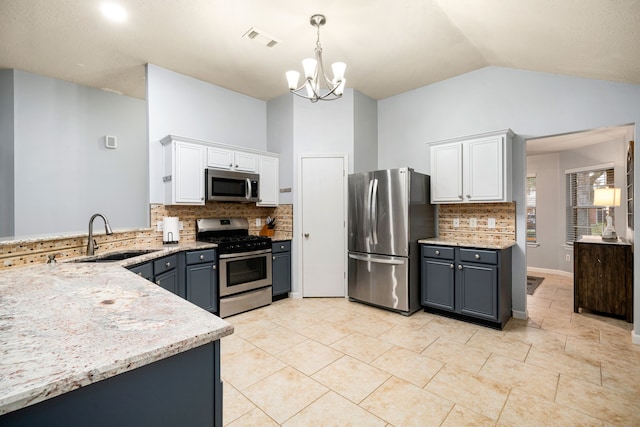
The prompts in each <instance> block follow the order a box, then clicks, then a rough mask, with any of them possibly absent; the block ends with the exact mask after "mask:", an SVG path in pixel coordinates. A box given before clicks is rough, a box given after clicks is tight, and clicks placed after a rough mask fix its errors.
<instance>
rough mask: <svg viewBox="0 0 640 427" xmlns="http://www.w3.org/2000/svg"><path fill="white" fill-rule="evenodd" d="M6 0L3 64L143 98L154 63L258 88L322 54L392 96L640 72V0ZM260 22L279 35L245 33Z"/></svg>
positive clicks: (275, 83)
mask: <svg viewBox="0 0 640 427" xmlns="http://www.w3.org/2000/svg"><path fill="white" fill-rule="evenodd" d="M113 1H114V2H116V3H118V4H120V5H121V6H123V7H124V8H125V10H126V11H127V12H128V19H127V20H126V21H125V22H122V23H114V22H110V21H108V20H106V19H104V18H103V16H102V15H101V13H100V5H101V3H103V2H102V1H101V0H0V68H15V69H19V70H24V71H29V72H33V73H37V74H41V75H46V76H51V77H55V78H58V79H62V80H67V81H71V82H74V83H78V84H83V85H87V86H92V87H96V88H105V89H108V90H113V91H117V92H121V93H123V94H126V95H130V96H135V97H139V98H145V81H144V64H146V63H153V64H155V65H158V66H160V67H163V68H167V69H170V70H173V71H176V72H179V73H182V74H186V75H189V76H192V77H195V78H198V79H200V80H204V81H207V82H210V83H213V84H215V85H218V86H221V87H225V88H228V89H231V90H234V91H237V92H240V93H243V94H246V95H249V96H252V97H255V98H258V99H263V100H268V99H271V98H274V97H277V96H279V95H281V94H283V93H286V91H287V87H286V80H285V77H284V73H285V72H286V71H287V70H290V69H296V70H299V71H301V69H302V67H301V65H300V60H301V59H303V58H305V57H309V56H312V55H313V48H314V45H315V40H316V32H315V29H314V28H313V27H312V26H311V25H310V24H309V18H310V16H311V15H313V14H315V13H322V14H324V15H326V17H327V24H326V25H325V26H324V27H322V29H321V32H320V40H321V43H322V47H323V49H324V55H325V62H326V63H327V65H328V64H330V63H331V62H334V61H344V62H346V63H347V73H346V77H347V87H352V88H355V89H357V90H359V91H360V92H363V93H364V94H366V95H368V96H370V97H372V98H374V99H383V98H386V97H389V96H392V95H395V94H398V93H402V92H406V91H409V90H412V89H415V88H418V87H421V86H425V85H428V84H430V83H434V82H437V81H440V80H444V79H447V78H450V77H453V76H456V75H459V74H463V73H466V72H469V71H472V70H476V69H479V68H482V67H485V66H488V65H495V66H504V67H513V68H519V69H525V70H532V71H541V72H548V73H557V74H565V75H571V76H578V77H586V78H593V79H604V80H612V81H618V82H626V83H633V84H640V43H639V42H638V41H639V40H640V1H638V0H615V1H614V0H349V1H345V0H304V1H301V0H269V1H266V0H234V1H231V0H170V1H166V0H164V1H160V0H113ZM252 27H253V28H256V29H258V30H259V31H262V32H265V33H267V34H268V35H269V36H272V37H273V38H274V39H276V40H277V41H278V43H277V44H276V45H275V46H274V47H266V46H265V45H263V44H261V43H258V42H257V41H256V39H254V40H251V39H249V38H246V37H243V35H244V34H245V33H246V32H247V31H248V30H249V29H250V28H252Z"/></svg>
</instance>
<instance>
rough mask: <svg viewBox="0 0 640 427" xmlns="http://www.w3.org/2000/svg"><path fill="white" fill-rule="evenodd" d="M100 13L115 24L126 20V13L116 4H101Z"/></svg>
mask: <svg viewBox="0 0 640 427" xmlns="http://www.w3.org/2000/svg"><path fill="white" fill-rule="evenodd" d="M100 11H101V12H102V14H103V15H104V16H105V17H106V18H108V19H110V20H112V21H115V22H124V21H126V19H127V11H126V10H124V8H123V7H122V6H120V5H119V4H116V3H102V6H100Z"/></svg>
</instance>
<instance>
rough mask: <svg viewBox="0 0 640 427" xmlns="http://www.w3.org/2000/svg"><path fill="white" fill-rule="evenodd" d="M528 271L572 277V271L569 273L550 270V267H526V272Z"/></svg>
mask: <svg viewBox="0 0 640 427" xmlns="http://www.w3.org/2000/svg"><path fill="white" fill-rule="evenodd" d="M529 272H531V273H538V274H555V275H558V276H564V277H570V278H571V277H573V273H569V272H568V271H564V270H552V269H550V268H538V267H527V274H529Z"/></svg>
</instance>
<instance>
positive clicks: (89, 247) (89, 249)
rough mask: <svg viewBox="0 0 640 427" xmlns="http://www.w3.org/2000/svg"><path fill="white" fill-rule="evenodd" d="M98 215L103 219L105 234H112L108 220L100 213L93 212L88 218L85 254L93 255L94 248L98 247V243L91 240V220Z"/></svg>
mask: <svg viewBox="0 0 640 427" xmlns="http://www.w3.org/2000/svg"><path fill="white" fill-rule="evenodd" d="M97 216H99V217H100V218H102V220H103V221H104V232H105V233H106V234H113V230H111V225H109V220H108V219H107V218H106V217H105V216H104V215H102V214H99V213H97V214H94V215H93V216H92V217H91V219H90V220H89V241H88V242H87V255H93V253H94V252H95V250H96V249H98V247H99V246H98V245H97V244H96V241H95V240H93V220H94V219H96V217H97Z"/></svg>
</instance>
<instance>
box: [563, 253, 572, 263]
mask: <svg viewBox="0 0 640 427" xmlns="http://www.w3.org/2000/svg"><path fill="white" fill-rule="evenodd" d="M564 260H565V261H567V262H571V255H569V254H566V255H565V256H564Z"/></svg>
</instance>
